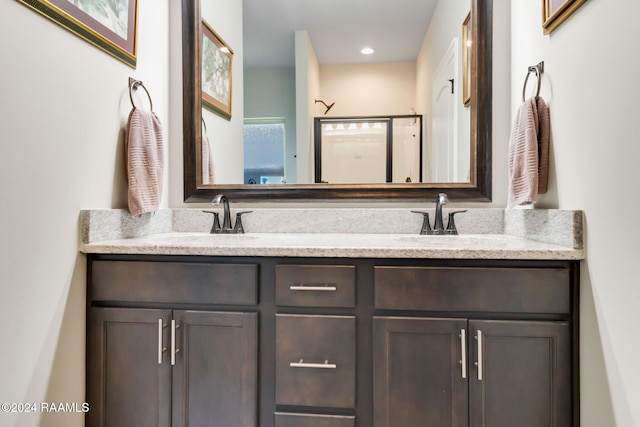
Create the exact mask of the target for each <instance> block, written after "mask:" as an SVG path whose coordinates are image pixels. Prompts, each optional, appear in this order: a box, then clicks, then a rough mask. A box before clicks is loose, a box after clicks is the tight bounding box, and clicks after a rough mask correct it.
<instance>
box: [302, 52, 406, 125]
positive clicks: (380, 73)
mask: <svg viewBox="0 0 640 427" xmlns="http://www.w3.org/2000/svg"><path fill="white" fill-rule="evenodd" d="M320 99H322V100H323V101H324V102H326V103H327V104H329V105H330V104H331V103H332V102H335V105H334V106H333V107H332V108H331V110H330V111H329V113H328V114H327V116H365V115H372V116H374V115H378V116H383V115H402V114H410V110H411V109H412V108H415V105H416V64H415V62H385V63H377V64H349V65H321V66H320ZM314 110H315V113H316V115H317V116H323V115H324V112H325V110H326V108H325V107H324V106H323V105H322V104H317V105H316V106H315V108H314Z"/></svg>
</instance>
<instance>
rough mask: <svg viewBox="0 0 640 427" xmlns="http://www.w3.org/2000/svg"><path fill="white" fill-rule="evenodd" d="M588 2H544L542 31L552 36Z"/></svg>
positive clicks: (543, 0)
mask: <svg viewBox="0 0 640 427" xmlns="http://www.w3.org/2000/svg"><path fill="white" fill-rule="evenodd" d="M586 1H587V0H542V31H543V32H544V34H550V33H551V32H552V31H553V30H555V29H556V28H558V27H559V26H560V24H562V23H563V22H564V21H565V20H566V19H567V18H568V17H569V16H570V15H571V14H572V13H573V12H575V11H576V9H578V8H579V7H580V6H582V4H583V3H584V2H586Z"/></svg>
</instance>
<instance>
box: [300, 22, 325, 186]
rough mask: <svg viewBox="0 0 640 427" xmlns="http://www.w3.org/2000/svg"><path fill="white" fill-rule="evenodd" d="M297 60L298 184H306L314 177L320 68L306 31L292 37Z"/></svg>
mask: <svg viewBox="0 0 640 427" xmlns="http://www.w3.org/2000/svg"><path fill="white" fill-rule="evenodd" d="M295 51H296V53H295V56H296V146H297V148H296V153H297V154H296V155H297V160H298V163H297V172H298V180H297V182H298V184H309V183H312V182H313V180H314V176H313V117H314V115H315V114H314V111H315V108H316V106H315V103H314V99H317V98H319V95H320V65H319V64H318V58H317V57H316V52H315V50H314V48H313V44H312V43H311V39H310V38H309V34H308V33H307V32H306V31H296V33H295Z"/></svg>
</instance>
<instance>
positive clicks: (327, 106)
mask: <svg viewBox="0 0 640 427" xmlns="http://www.w3.org/2000/svg"><path fill="white" fill-rule="evenodd" d="M315 102H316V104H317V103H318V102H320V103H321V104H322V105H324V106H325V108H326V110H324V115H325V116H326V115H327V113H328V112H329V110H331V107H333V106H334V105H335V104H336V103H335V102H332V103H331V105H327V104H326V103H325V102H324V101H323V100H321V99H316V100H315Z"/></svg>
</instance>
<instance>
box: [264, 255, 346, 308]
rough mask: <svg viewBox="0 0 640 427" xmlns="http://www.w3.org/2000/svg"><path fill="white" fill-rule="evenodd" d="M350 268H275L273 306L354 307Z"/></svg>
mask: <svg viewBox="0 0 640 427" xmlns="http://www.w3.org/2000/svg"><path fill="white" fill-rule="evenodd" d="M355 302H356V269H355V267H354V266H352V265H278V266H276V304H277V305H282V306H297V307H355Z"/></svg>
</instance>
